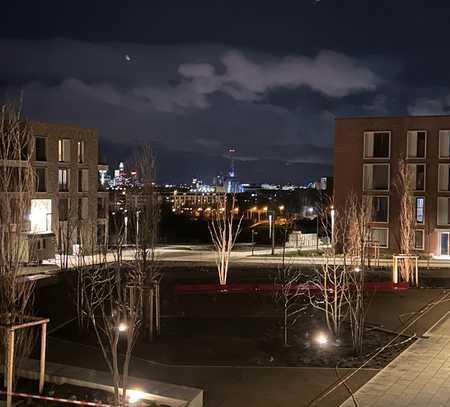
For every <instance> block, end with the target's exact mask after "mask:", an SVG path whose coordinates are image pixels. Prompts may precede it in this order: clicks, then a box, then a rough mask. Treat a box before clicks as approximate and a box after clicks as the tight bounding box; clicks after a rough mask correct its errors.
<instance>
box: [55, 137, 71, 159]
mask: <svg viewBox="0 0 450 407" xmlns="http://www.w3.org/2000/svg"><path fill="white" fill-rule="evenodd" d="M66 142H67V143H66ZM66 144H68V145H69V147H68V149H67V150H68V151H66V148H65V145H66ZM71 150H72V140H71V139H70V138H60V139H58V162H60V163H70V162H71V158H72V157H71V155H72V151H71ZM66 155H68V157H66ZM66 158H67V159H66Z"/></svg>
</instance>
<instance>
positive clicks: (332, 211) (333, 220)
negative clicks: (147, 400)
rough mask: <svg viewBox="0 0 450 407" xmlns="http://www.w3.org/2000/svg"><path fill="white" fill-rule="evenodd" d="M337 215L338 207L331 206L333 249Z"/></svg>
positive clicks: (332, 246) (332, 247)
mask: <svg viewBox="0 0 450 407" xmlns="http://www.w3.org/2000/svg"><path fill="white" fill-rule="evenodd" d="M335 217H336V209H334V206H331V249H332V250H334V222H335Z"/></svg>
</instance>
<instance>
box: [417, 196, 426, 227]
mask: <svg viewBox="0 0 450 407" xmlns="http://www.w3.org/2000/svg"><path fill="white" fill-rule="evenodd" d="M424 222H425V198H424V197H422V196H420V197H416V223H418V224H423V223H424Z"/></svg>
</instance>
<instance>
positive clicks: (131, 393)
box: [127, 390, 145, 404]
mask: <svg viewBox="0 0 450 407" xmlns="http://www.w3.org/2000/svg"><path fill="white" fill-rule="evenodd" d="M144 394H145V393H144V392H143V391H141V390H128V391H127V396H128V403H129V404H135V403H137V402H138V401H140V400H142V399H143V398H144Z"/></svg>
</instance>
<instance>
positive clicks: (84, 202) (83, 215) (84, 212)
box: [78, 197, 89, 220]
mask: <svg viewBox="0 0 450 407" xmlns="http://www.w3.org/2000/svg"><path fill="white" fill-rule="evenodd" d="M88 217H89V199H88V198H87V197H84V198H79V199H78V219H80V220H86V219H87V218H88Z"/></svg>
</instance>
